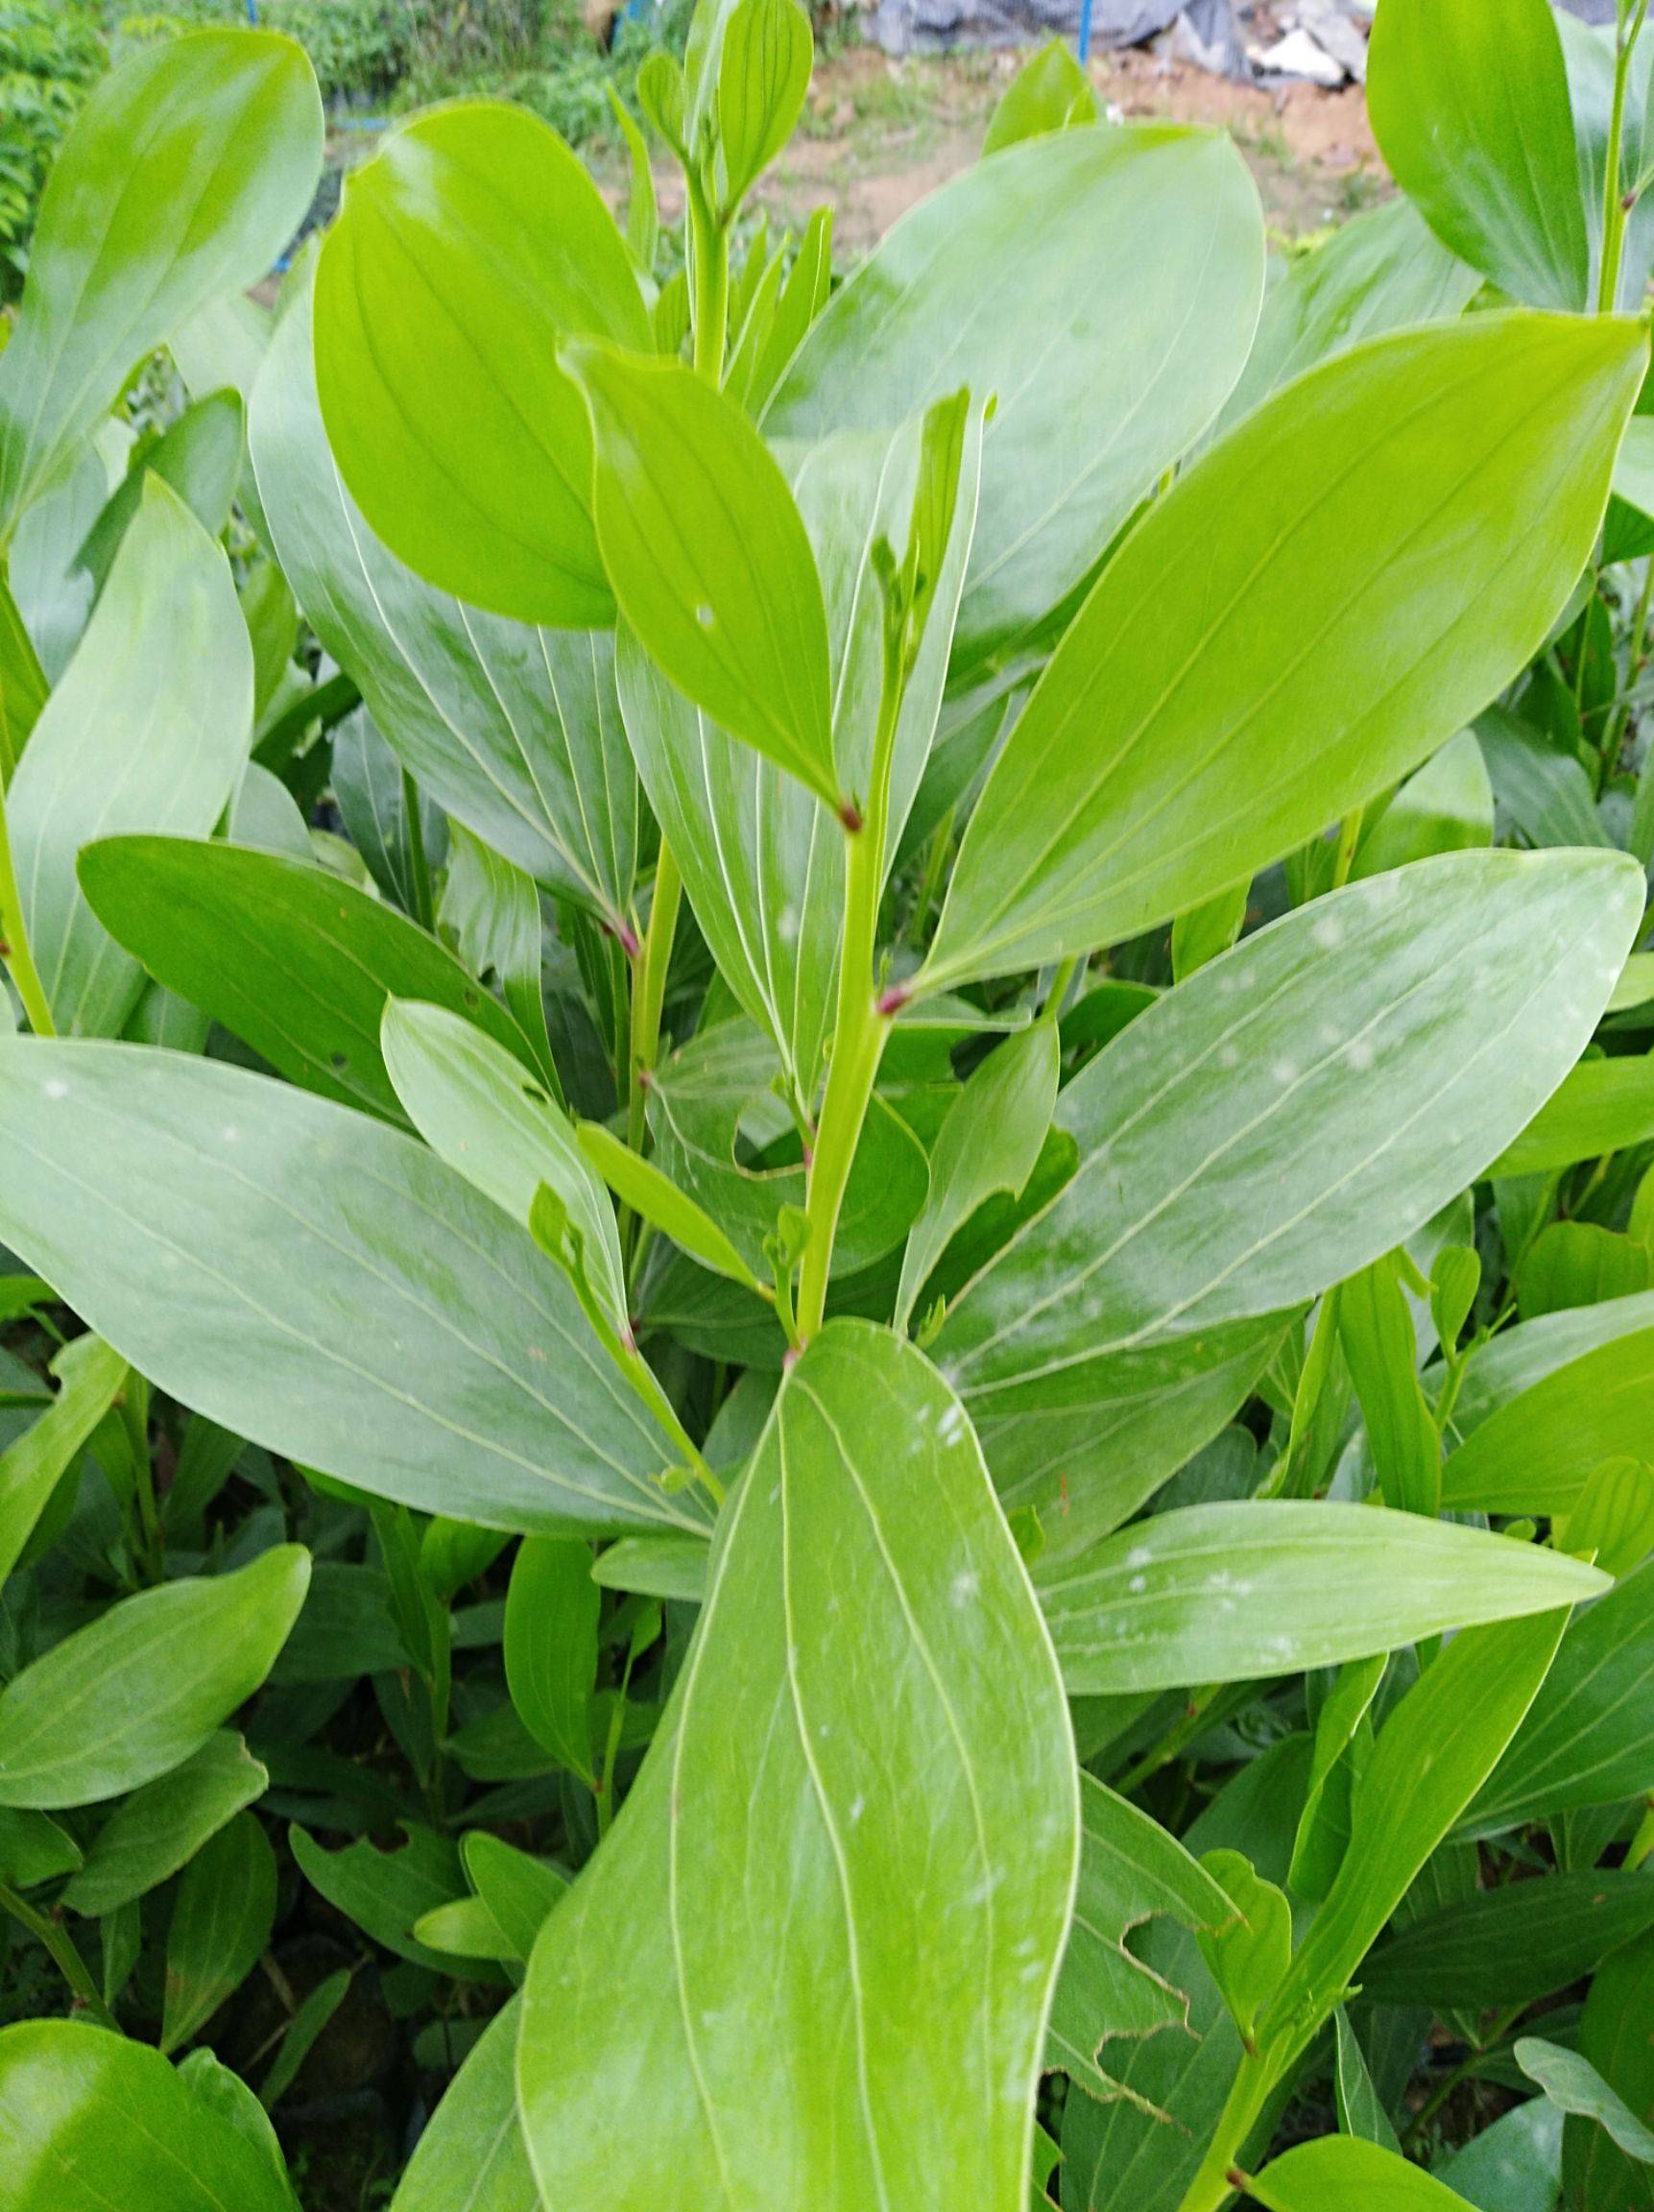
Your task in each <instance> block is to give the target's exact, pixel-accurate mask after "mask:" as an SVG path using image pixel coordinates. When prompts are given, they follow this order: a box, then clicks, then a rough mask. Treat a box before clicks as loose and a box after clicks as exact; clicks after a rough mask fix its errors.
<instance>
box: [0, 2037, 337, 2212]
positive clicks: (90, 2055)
mask: <svg viewBox="0 0 1654 2212" xmlns="http://www.w3.org/2000/svg"><path fill="white" fill-rule="evenodd" d="M0 2160H3V2161H4V2164H5V2172H6V2183H7V2192H8V2212H111V2207H115V2208H118V2212H140V2207H141V2212H160V2207H161V2206H163V2205H164V2206H165V2208H166V2212H225V2208H226V2207H227V2206H229V2205H233V2206H234V2207H235V2212H293V2196H292V2192H291V2191H290V2190H289V2188H288V2186H287V2184H286V2182H285V2181H284V2180H283V2179H282V2178H281V2176H279V2175H278V2174H277V2173H276V2169H275V2167H274V2166H273V2165H272V2164H271V2161H270V2158H269V2156H268V2154H267V2153H266V2152H264V2151H263V2150H261V2149H260V2148H259V2147H258V2145H256V2144H255V2143H253V2142H252V2141H251V2140H250V2139H249V2137H248V2136H247V2135H246V2134H245V2133H243V2131H242V2130H241V2128H238V2127H237V2126H236V2125H235V2124H234V2123H233V2122H232V2121H230V2120H228V2119H227V2118H225V2117H224V2115H223V2114H222V2113H221V2112H220V2111H219V2110H218V2109H217V2108H216V2107H215V2106H214V2105H212V2104H209V2103H207V2102H206V2101H205V2100H204V2098H202V2097H200V2096H198V2095H197V2094H195V2092H194V2091H193V2090H192V2089H191V2087H190V2086H189V2085H188V2084H187V2083H186V2082H185V2081H184V2080H182V2079H181V2078H180V2075H179V2074H177V2073H176V2072H175V2071H174V2070H173V2068H172V2067H171V2066H170V2065H169V2064H168V2063H167V2061H166V2060H165V2059H164V2058H163V2057H162V2056H161V2055H160V2053H159V2052H158V2051H156V2050H154V2049H152V2048H151V2046H150V2045H148V2044H146V2043H137V2042H132V2041H131V2040H129V2039H128V2038H127V2037H126V2036H124V2035H111V2034H109V2033H108V2032H107V2031H106V2030H104V2029H102V2028H90V2027H86V2026H84V2025H83V2024H81V2023H80V2022H78V2021H71V2020H26V2021H22V2022H20V2023H18V2025H16V2026H15V2027H12V2028H7V2029H5V2030H4V2031H0Z"/></svg>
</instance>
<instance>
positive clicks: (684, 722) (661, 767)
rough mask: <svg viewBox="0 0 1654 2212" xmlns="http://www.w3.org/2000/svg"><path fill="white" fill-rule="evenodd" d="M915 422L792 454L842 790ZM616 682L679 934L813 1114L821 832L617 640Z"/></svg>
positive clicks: (820, 986) (898, 530) (971, 498)
mask: <svg viewBox="0 0 1654 2212" xmlns="http://www.w3.org/2000/svg"><path fill="white" fill-rule="evenodd" d="M943 404H944V406H946V405H947V402H944V403H943ZM928 420H929V419H928V418H926V417H923V416H913V417H911V418H906V419H904V420H902V421H900V422H899V424H898V425H897V426H896V427H895V428H894V430H892V431H888V432H885V433H882V434H875V435H871V436H870V435H863V434H861V433H852V434H848V435H845V436H842V437H835V438H828V439H827V440H825V441H824V442H823V443H822V444H820V445H813V446H811V447H809V448H808V449H806V450H805V451H804V453H803V457H802V459H799V461H798V465H797V473H796V475H795V478H794V485H793V490H794V495H795V497H796V498H797V500H798V504H799V511H800V513H801V515H802V516H803V522H804V528H805V530H806V531H807V532H808V533H809V537H810V542H811V547H812V550H813V553H814V557H815V564H816V569H817V573H818V574H819V576H820V578H821V585H822V591H823V594H824V597H825V601H826V607H827V637H828V655H829V662H830V674H831V683H832V697H833V725H834V738H833V742H834V747H835V757H836V759H837V763H838V771H839V777H840V780H841V781H842V782H843V783H844V784H845V786H846V787H847V788H849V789H850V790H851V791H852V792H865V790H866V786H867V778H868V776H869V774H870V772H871V769H872V764H873V750H874V737H875V727H876V723H877V718H878V709H879V700H880V696H881V693H882V688H883V681H884V614H883V594H882V592H881V591H880V589H878V586H877V582H876V578H875V572H874V561H875V551H874V549H875V546H876V545H877V543H878V541H879V540H880V539H881V538H883V539H886V540H888V541H889V542H890V543H891V544H892V545H893V546H894V545H904V544H906V543H907V542H908V541H909V538H910V536H911V534H912V533H913V530H914V525H915V520H916V517H915V513H914V508H915V500H916V497H917V496H918V495H919V493H920V492H921V489H922V487H923V485H924V483H925V481H926V473H925V470H924V467H923V462H924V457H925V431H926V423H927V421H928ZM981 438H982V422H981V415H980V411H979V410H973V411H972V412H971V415H970V416H969V418H968V420H967V424H966V434H965V439H964V450H963V453H962V455H961V460H960V469H959V475H958V479H957V485H956V488H955V491H954V494H953V500H952V521H951V528H950V530H949V532H948V534H947V550H946V553H945V554H938V556H937V558H936V563H935V573H934V581H933V589H932V592H931V598H930V607H929V614H928V618H927V620H926V622H925V625H924V635H923V642H922V644H921V646H920V650H919V657H918V660H917V661H916V662H915V664H914V666H913V669H912V672H911V673H910V675H909V677H908V680H907V685H906V688H905V690H904V692H903V694H902V701H901V708H900V712H899V716H898V720H897V728H896V735H895V739H894V742H893V745H892V749H891V755H892V757H891V784H890V808H889V811H890V825H889V843H888V849H887V853H886V863H887V867H888V866H890V865H893V864H894V862H895V859H896V856H897V853H898V849H899V841H900V834H901V829H902V826H903V824H904V823H905V822H906V820H907V816H908V812H909V809H910V807H911V806H912V804H913V801H914V797H915V794H916V792H917V790H918V787H919V783H920V779H921V777H922V775H923V769H924V764H925V761H926V759H927V757H929V753H930V748H931V742H932V739H933V737H934V734H935V731H936V726H937V715H938V711H939V709H940V708H941V704H942V693H943V685H944V682H945V679H946V676H947V658H948V649H949V646H950V644H951V641H952V624H953V620H954V615H955V613H956V610H957V608H958V604H959V594H960V592H961V590H962V589H963V588H964V581H965V569H966V562H967V559H968V557H969V554H970V551H971V532H972V528H973V524H974V518H975V514H976V487H977V479H978V475H979V471H980V464H981ZM789 458H792V456H791V455H789ZM918 519H919V520H920V522H921V523H923V513H922V514H921V515H920V517H918ZM617 675H618V681H619V688H620V696H621V707H622V711H623V713H624V714H625V717H626V727H627V733H628V734H629V736H630V737H631V740H632V744H633V748H634V750H635V754H636V757H637V762H638V766H639V769H640V771H641V774H642V777H643V781H644V783H645V786H646V788H647V789H648V792H649V796H650V801H651V804H652V805H653V806H654V807H655V810H656V812H657V815H658V817H659V821H660V824H661V829H662V832H663V834H664V836H665V838H666V842H667V844H668V845H669V846H670V848H671V851H672V853H673V855H674V857H675V858H676V859H677V860H678V862H679V864H680V866H681V867H682V869H683V880H684V885H685V888H686V890H687V892H688V896H689V902H690V904H691V905H692V906H693V908H694V910H695V918H696V920H697V921H698V922H699V923H700V925H701V927H702V930H703V932H704V933H705V935H706V937H707V944H708V946H709V947H710V948H711V950H712V955H713V957H714V959H715V960H716V961H717V964H718V967H719V970H720V972H721V974H723V975H724V976H725V978H726V979H727V980H728V982H729V984H730V987H731V990H732V992H733V993H734V995H735V997H736V998H737V999H738V1001H739V1003H740V1005H741V1006H742V1008H743V1010H744V1011H745V1012H746V1013H747V1014H748V1015H749V1016H750V1017H751V1018H752V1019H753V1020H754V1021H755V1022H758V1023H760V1024H761V1025H762V1026H763V1027H764V1028H765V1029H767V1030H768V1031H769V1033H770V1035H771V1036H772V1037H773V1038H774V1039H775V1042H776V1045H777V1048H778V1049H779V1052H780V1055H781V1063H782V1067H783V1069H784V1070H786V1071H787V1074H788V1076H789V1079H790V1081H791V1083H792V1085H793V1088H794V1090H795V1091H796V1093H797V1094H798V1095H799V1096H800V1097H801V1098H802V1099H804V1100H809V1101H812V1102H813V1099H814V1094H815V1088H816V1083H817V1078H818V1076H819V1074H820V1070H821V1065H822V1061H823V1057H824V1055H825V1052H826V1049H827V1039H828V1037H829V1035H830V1033H831V1026H832V1020H833V1013H834V1007H835V1004H836V991H837V980H838V966H839V936H840V928H841V924H842V920H843V913H844V876H845V851H844V839H843V837H842V836H841V835H840V833H839V829H838V826H837V825H836V823H833V822H831V821H829V820H828V819H827V816H826V815H825V813H824V812H823V810H822V808H821V807H820V806H819V805H817V803H816V801H815V799H814V798H813V797H812V796H811V794H810V793H809V792H808V791H806V790H804V789H803V787H802V786H801V785H800V784H799V783H798V782H797V781H795V780H794V779H793V778H792V777H791V776H789V775H787V774H786V773H784V772H783V771H782V770H780V769H778V768H777V767H776V766H775V765H774V764H773V763H772V762H770V761H769V760H767V759H765V758H764V757H762V756H760V755H757V754H755V753H754V751H753V749H752V748H751V746H748V745H743V744H741V743H740V742H739V741H738V740H737V739H736V738H734V737H732V736H730V735H729V734H727V733H726V732H724V731H723V730H720V729H719V728H718V727H717V725H716V724H715V723H714V722H712V721H710V720H708V719H707V716H706V715H704V714H702V713H700V712H699V711H698V710H697V709H695V708H693V707H692V706H691V705H690V704H689V702H688V701H687V700H686V699H685V698H684V697H683V694H682V692H680V691H678V690H676V689H675V688H674V687H673V686H672V685H670V684H668V683H667V682H666V680H665V678H664V677H663V676H662V675H661V674H660V672H659V669H658V668H657V667H656V666H655V665H654V663H653V662H652V661H650V660H649V659H648V657H647V655H646V654H645V653H644V652H643V650H642V648H641V647H640V646H639V645H638V643H637V640H636V639H635V637H632V635H631V634H630V633H629V632H628V631H626V630H624V629H623V630H622V631H621V633H620V637H619V641H618V650H617Z"/></svg>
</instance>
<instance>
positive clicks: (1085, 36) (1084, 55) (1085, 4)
mask: <svg viewBox="0 0 1654 2212" xmlns="http://www.w3.org/2000/svg"><path fill="white" fill-rule="evenodd" d="M247 5H248V6H249V8H251V7H252V0H247ZM1080 60H1082V61H1089V60H1091V0H1080Z"/></svg>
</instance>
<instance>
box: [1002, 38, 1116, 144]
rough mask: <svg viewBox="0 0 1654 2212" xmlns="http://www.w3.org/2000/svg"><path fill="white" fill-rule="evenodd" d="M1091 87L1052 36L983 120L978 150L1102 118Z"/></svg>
mask: <svg viewBox="0 0 1654 2212" xmlns="http://www.w3.org/2000/svg"><path fill="white" fill-rule="evenodd" d="M1101 113H1102V109H1101V108H1100V105H1099V103H1098V100H1097V90H1096V86H1095V85H1094V84H1092V83H1091V76H1090V74H1089V73H1088V71H1087V70H1085V69H1084V68H1083V67H1082V66H1081V65H1080V63H1079V62H1078V61H1076V60H1075V59H1074V57H1073V56H1072V54H1070V53H1069V51H1068V49H1067V44H1066V43H1065V42H1064V40H1062V39H1061V38H1053V39H1051V40H1050V41H1049V42H1048V43H1047V44H1046V45H1043V46H1042V47H1041V49H1040V51H1039V52H1038V53H1037V54H1036V55H1035V56H1034V58H1033V60H1030V61H1024V62H1023V64H1022V66H1021V68H1020V69H1019V70H1018V72H1017V74H1016V76H1015V77H1013V78H1012V80H1011V82H1010V84H1008V85H1007V86H1006V88H1005V90H1004V91H1003V92H1002V93H1001V94H1000V95H999V104H998V106H997V107H996V108H995V110H994V112H993V114H992V116H990V118H989V121H988V135H987V136H986V137H985V138H984V139H983V141H982V155H983V158H984V159H985V160H986V158H987V156H989V155H990V154H1000V153H1003V152H1004V150H1005V148H1006V147H1007V146H1019V145H1020V144H1021V142H1022V141H1023V139H1025V138H1043V136H1044V135H1045V134H1046V132H1054V131H1072V130H1075V129H1077V128H1078V127H1080V126H1082V125H1084V124H1087V123H1095V122H1097V121H1099V120H1100V118H1101Z"/></svg>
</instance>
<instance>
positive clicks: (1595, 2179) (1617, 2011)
mask: <svg viewBox="0 0 1654 2212" xmlns="http://www.w3.org/2000/svg"><path fill="white" fill-rule="evenodd" d="M1651 1965H1654V1936H1640V1937H1639V1938H1638V1940H1637V1941H1636V1942H1635V1943H1628V1944H1627V1945H1626V1946H1625V1948H1624V1949H1623V1950H1622V1951H1616V1952H1615V1953H1614V1955H1613V1957H1612V1958H1610V1959H1606V1960H1603V1962H1602V1964H1601V1966H1600V1967H1599V1968H1598V1969H1597V1971H1596V1973H1595V1975H1594V1977H1593V1979H1592V1984H1591V1987H1590V1988H1589V1989H1588V1990H1587V1992H1586V1996H1585V2008H1584V2010H1583V2012H1582V2014H1581V2016H1580V2022H1579V2055H1580V2056H1581V2058H1583V2059H1584V2060H1586V2061H1587V2062H1588V2063H1589V2064H1590V2065H1592V2066H1594V2067H1595V2069H1596V2071H1597V2073H1598V2074H1599V2075H1600V2076H1601V2077H1602V2078H1603V2079H1604V2080H1606V2081H1607V2082H1608V2083H1609V2085H1610V2087H1611V2088H1612V2089H1613V2091H1614V2093H1615V2094H1616V2095H1617V2096H1618V2098H1619V2099H1620V2100H1621V2102H1622V2103H1623V2104H1628V2105H1629V2106H1630V2108H1631V2110H1632V2112H1633V2114H1634V2115H1635V2116H1637V2117H1638V2118H1640V2119H1641V2120H1642V2123H1643V2124H1644V2126H1646V2125H1648V2124H1649V2123H1651V2122H1654V1974H1651V1973H1650V1971H1649V1969H1650V1966H1651ZM1546 2086H1547V2087H1548V2086H1549V2084H1548V2083H1547V2084H1546ZM1562 2165H1563V2176H1564V2180H1565V2182H1566V2185H1567V2188H1568V2190H1569V2194H1570V2198H1571V2199H1572V2200H1574V2201H1576V2202H1577V2203H1578V2204H1579V2206H1580V2208H1581V2212H1627V2208H1628V2207H1630V2206H1638V2207H1639V2212H1644V2208H1645V2207H1646V2206H1647V2205H1648V2204H1649V2203H1650V2202H1654V2175H1650V2174H1649V2173H1648V2172H1647V2171H1646V2170H1645V2169H1641V2168H1640V2167H1639V2165H1638V2164H1637V2162H1636V2161H1634V2160H1633V2159H1632V2158H1629V2157H1627V2155H1626V2153H1625V2152H1623V2151H1622V2150H1621V2149H1620V2148H1619V2146H1618V2143H1617V2142H1616V2141H1615V2140H1614V2138H1613V2137H1612V2136H1611V2135H1610V2134H1609V2133H1608V2131H1607V2129H1606V2128H1602V2127H1599V2126H1596V2125H1594V2124H1593V2122H1592V2121H1591V2120H1589V2119H1588V2118H1587V2117H1586V2116H1585V2115H1584V2114H1581V2115H1578V2116H1577V2117H1576V2118H1574V2119H1573V2120H1572V2121H1571V2122H1570V2125H1569V2127H1568V2128H1566V2129H1565V2131H1564V2135H1563V2144H1562ZM1639 2192H1641V2196H1639Z"/></svg>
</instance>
